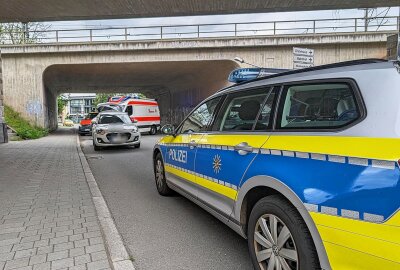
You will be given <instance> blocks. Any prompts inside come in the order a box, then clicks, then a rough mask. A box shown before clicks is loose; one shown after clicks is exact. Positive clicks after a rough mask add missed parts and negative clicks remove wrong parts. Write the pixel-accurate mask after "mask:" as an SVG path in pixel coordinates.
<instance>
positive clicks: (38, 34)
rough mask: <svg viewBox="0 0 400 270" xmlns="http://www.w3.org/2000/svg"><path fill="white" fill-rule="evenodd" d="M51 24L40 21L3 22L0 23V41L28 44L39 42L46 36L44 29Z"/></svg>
mask: <svg viewBox="0 0 400 270" xmlns="http://www.w3.org/2000/svg"><path fill="white" fill-rule="evenodd" d="M50 27H51V25H46V24H44V23H41V22H28V23H21V22H15V23H3V24H0V43H1V44H29V43H36V42H40V41H41V39H42V38H45V37H46V32H45V31H46V30H48V29H49V28H50Z"/></svg>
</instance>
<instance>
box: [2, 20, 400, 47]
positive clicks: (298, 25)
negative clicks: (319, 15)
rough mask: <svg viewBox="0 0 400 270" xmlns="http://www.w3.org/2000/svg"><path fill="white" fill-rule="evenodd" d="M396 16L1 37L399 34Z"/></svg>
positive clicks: (27, 40) (5, 39)
mask: <svg viewBox="0 0 400 270" xmlns="http://www.w3.org/2000/svg"><path fill="white" fill-rule="evenodd" d="M399 25H400V17H399V16H386V17H374V18H367V19H365V18H345V19H318V20H296V21H266V22H250V23H245V22H244V23H221V24H197V25H166V26H137V27H106V28H101V27H99V28H91V29H60V30H43V31H19V32H12V33H8V34H3V36H0V43H2V44H5V45H7V44H36V43H40V44H41V43H71V42H105V41H134V40H163V39H202V38H218V37H251V36H278V35H315V34H334V33H338V34H339V33H374V32H390V31H393V32H395V31H399V29H400V27H399ZM11 35H12V36H11Z"/></svg>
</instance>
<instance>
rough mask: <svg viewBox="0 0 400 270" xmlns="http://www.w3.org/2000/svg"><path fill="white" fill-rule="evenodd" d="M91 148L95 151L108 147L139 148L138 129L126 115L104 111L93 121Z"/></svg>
mask: <svg viewBox="0 0 400 270" xmlns="http://www.w3.org/2000/svg"><path fill="white" fill-rule="evenodd" d="M92 135H93V147H94V150H95V151H98V150H100V149H101V148H102V147H108V146H123V145H126V146H134V147H135V148H139V147H140V133H139V129H138V128H137V127H136V125H135V124H134V123H132V121H131V119H130V118H129V116H128V114H127V113H124V112H117V111H105V112H101V113H99V115H98V116H97V117H96V118H95V119H94V120H93V129H92Z"/></svg>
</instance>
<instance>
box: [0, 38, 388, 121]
mask: <svg viewBox="0 0 400 270" xmlns="http://www.w3.org/2000/svg"><path fill="white" fill-rule="evenodd" d="M386 36H387V34H386V33H379V34H357V35H354V34H351V35H350V34H342V35H338V34H335V35H328V36H327V35H315V36H286V37H285V36H283V37H258V38H237V39H230V38H223V39H207V40H202V41H200V40H182V41H176V40H175V41H168V40H165V41H147V42H143V41H142V42H116V43H115V42H113V43H94V44H63V45H35V46H33V45H32V46H14V47H3V48H2V50H3V80H4V101H5V103H6V104H8V105H10V106H12V107H13V108H14V109H16V110H17V111H19V112H21V113H22V115H23V116H24V117H26V118H28V119H30V120H31V121H32V122H34V123H35V124H37V125H39V126H45V127H49V126H50V127H55V121H56V116H55V114H56V106H55V105H56V97H57V95H58V94H60V93H62V92H74V91H76V92H87V91H88V89H89V88H90V86H91V85H89V84H88V85H87V87H86V88H85V89H80V88H79V87H75V88H71V87H72V86H73V85H74V81H76V78H78V77H80V76H81V75H80V73H79V72H76V73H74V72H73V69H69V71H68V72H70V75H71V76H70V77H67V78H68V79H65V78H64V79H63V78H58V77H57V76H58V75H57V76H56V75H53V76H50V79H48V78H44V75H43V74H44V73H45V71H46V70H47V71H49V74H51V72H50V71H51V69H52V68H53V67H54V66H55V65H64V66H68V65H75V67H78V66H79V65H82V66H83V65H87V64H95V65H97V66H96V67H93V70H95V71H96V72H99V73H101V72H103V73H104V74H107V73H108V70H106V69H107V68H108V66H107V65H103V64H115V65H120V68H121V70H120V72H123V71H124V68H125V66H124V65H128V64H129V63H136V64H138V63H139V64H140V63H142V64H143V66H146V68H148V70H152V69H153V68H154V67H157V66H160V64H161V63H172V64H173V63H174V62H176V63H178V62H179V63H187V64H188V65H187V66H185V68H183V67H182V70H181V72H184V70H183V69H187V68H189V67H191V66H192V65H195V64H196V63H199V62H204V63H207V64H208V66H207V67H206V68H203V70H207V72H205V73H203V74H200V73H196V72H193V73H195V74H192V75H188V74H185V76H179V75H178V74H177V75H176V76H175V77H173V78H171V79H170V80H166V79H165V78H164V77H163V79H162V80H161V79H160V78H159V77H154V78H151V77H150V78H147V81H146V83H145V84H141V82H140V76H139V78H138V79H139V80H136V81H132V83H134V84H131V85H130V86H132V87H137V89H142V90H143V92H148V93H150V94H151V95H152V96H154V97H158V98H159V99H160V100H161V102H162V103H163V104H162V107H161V111H162V112H164V116H166V115H167V116H168V117H167V119H168V121H169V122H178V121H179V120H180V119H181V118H182V117H183V115H184V114H186V113H187V112H188V111H189V110H190V109H191V108H192V107H193V106H195V105H196V104H197V103H198V102H200V101H201V100H202V99H203V98H205V97H206V96H208V95H210V94H212V93H213V92H215V91H217V90H218V89H219V88H221V87H223V86H224V85H226V84H227V82H226V78H227V74H228V73H229V71H230V70H232V69H234V68H235V67H236V64H235V63H234V62H233V61H232V59H233V58H234V57H236V56H240V57H242V58H244V59H245V60H246V61H247V62H250V63H254V64H256V65H259V66H264V67H275V68H292V57H293V56H292V48H293V46H304V47H308V48H313V49H315V64H316V65H320V64H326V63H333V62H339V61H346V60H352V59H361V58H384V57H385V56H386ZM219 61H222V62H225V63H230V64H226V65H225V66H224V68H216V69H215V70H213V69H214V67H215V63H216V62H219ZM172 64H171V65H172ZM178 66H183V65H181V64H180V65H178ZM174 67H175V69H177V68H178V69H179V67H177V65H174ZM113 68H114V69H116V67H113ZM74 69H75V68H74ZM227 69H229V70H227ZM171 70H172V69H168V68H166V69H165V70H164V71H163V72H164V73H165V72H167V73H168V72H171ZM221 70H223V72H222V71H221ZM110 71H111V70H110ZM136 71H137V70H136ZM158 72H160V70H159V71H158ZM64 73H65V72H64ZM161 73H162V72H161ZM61 74H63V73H61ZM74 76H75V77H74ZM93 76H94V75H93V74H90V73H88V74H87V75H86V77H87V78H88V83H93V82H94V81H97V79H96V80H95V79H93V78H92V77H93ZM127 76H128V75H127ZM160 76H161V75H160ZM183 77H184V78H183ZM51 78H53V79H51ZM125 79H126V76H125V77H121V76H119V75H116V76H115V78H114V79H112V80H111V81H110V82H109V85H108V87H109V88H108V89H109V90H110V89H111V90H112V89H116V87H119V89H120V88H123V87H126V85H118V83H119V82H120V81H124V80H125ZM157 80H160V81H157ZM59 81H63V83H64V84H59V85H58V84H57V82H59ZM126 82H128V81H126ZM65 83H66V84H65ZM68 83H69V84H70V85H71V87H70V88H69V89H68ZM106 83H107V82H104V84H106ZM81 86H82V85H81ZM105 89H106V87H101V85H94V86H93V87H92V88H91V90H93V91H98V92H102V91H104V90H105ZM106 90H107V89H106ZM171 106H172V107H174V109H175V111H174V112H171V111H168V109H171Z"/></svg>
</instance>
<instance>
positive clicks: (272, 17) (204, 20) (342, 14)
mask: <svg viewBox="0 0 400 270" xmlns="http://www.w3.org/2000/svg"><path fill="white" fill-rule="evenodd" d="M377 13H378V14H379V13H381V15H382V16H383V15H385V14H386V8H378V9H377ZM398 15H399V8H398V7H392V8H390V10H389V12H388V13H387V16H398ZM363 16H364V11H363V10H359V9H347V10H325V11H302V12H278V13H256V14H235V15H210V16H204V15H203V16H188V17H163V18H139V19H114V20H90V21H72V22H50V23H49V24H51V26H52V27H51V28H52V29H71V28H75V29H76V28H96V27H111V26H112V27H125V26H159V25H180V24H186V25H188V24H212V23H238V22H260V21H285V20H308V19H322V18H330V19H340V18H354V17H360V18H361V17H363Z"/></svg>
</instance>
